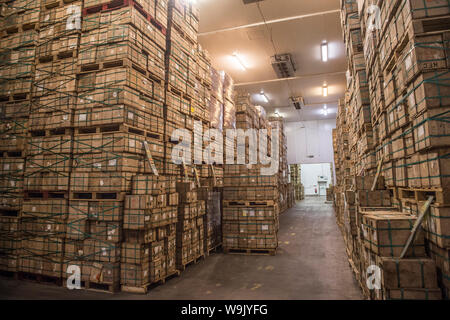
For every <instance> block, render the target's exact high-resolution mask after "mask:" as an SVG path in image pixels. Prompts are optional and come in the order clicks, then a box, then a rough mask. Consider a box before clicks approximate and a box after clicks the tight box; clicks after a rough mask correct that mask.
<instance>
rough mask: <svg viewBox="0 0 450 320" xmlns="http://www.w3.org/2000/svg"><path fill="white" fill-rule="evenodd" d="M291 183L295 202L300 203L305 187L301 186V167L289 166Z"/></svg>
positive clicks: (303, 197) (303, 196) (297, 165)
mask: <svg viewBox="0 0 450 320" xmlns="http://www.w3.org/2000/svg"><path fill="white" fill-rule="evenodd" d="M290 171H291V183H292V184H293V186H294V190H295V200H296V201H301V200H304V199H305V187H304V186H303V184H302V166H301V165H300V164H291V165H290Z"/></svg>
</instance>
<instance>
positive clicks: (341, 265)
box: [0, 197, 362, 300]
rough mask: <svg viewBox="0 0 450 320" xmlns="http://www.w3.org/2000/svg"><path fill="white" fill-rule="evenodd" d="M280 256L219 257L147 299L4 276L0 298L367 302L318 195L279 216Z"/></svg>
mask: <svg viewBox="0 0 450 320" xmlns="http://www.w3.org/2000/svg"><path fill="white" fill-rule="evenodd" d="M279 242H280V244H279V248H278V251H277V255H276V256H243V255H225V254H221V253H219V254H214V255H211V256H210V257H208V258H207V259H206V260H204V261H201V262H200V263H199V264H197V265H193V266H191V267H189V268H187V269H186V271H185V272H184V273H182V275H181V277H178V278H173V279H171V280H169V281H168V282H166V284H165V285H162V286H158V287H156V288H154V289H153V290H151V291H150V292H149V293H148V294H147V295H133V294H127V293H119V294H116V295H112V294H107V293H101V292H92V291H84V290H74V291H69V290H68V289H64V288H61V287H57V286H51V285H40V284H37V283H31V282H24V281H14V280H11V279H7V278H0V299H170V300H172V299H237V300H241V299H281V300H289V299H312V300H316V299H362V295H361V292H360V290H359V287H358V285H357V283H356V281H355V280H354V277H353V274H352V271H351V269H350V267H349V264H348V262H347V259H346V253H345V248H344V242H343V239H342V236H341V234H340V232H339V230H338V227H337V225H336V223H335V217H334V213H333V208H332V205H331V204H325V200H324V198H322V197H321V198H319V197H313V198H307V199H306V200H304V201H301V202H298V203H297V205H296V206H295V207H294V208H292V209H290V210H289V211H287V212H286V213H284V214H283V215H282V216H281V217H280V231H279Z"/></svg>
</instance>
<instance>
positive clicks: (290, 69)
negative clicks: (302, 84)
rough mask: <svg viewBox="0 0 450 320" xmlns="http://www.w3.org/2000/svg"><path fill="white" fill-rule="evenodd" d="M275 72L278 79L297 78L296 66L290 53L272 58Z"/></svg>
mask: <svg viewBox="0 0 450 320" xmlns="http://www.w3.org/2000/svg"><path fill="white" fill-rule="evenodd" d="M271 63H272V67H273V70H275V73H276V74H277V76H278V78H280V79H283V78H291V77H294V76H295V71H296V69H295V65H294V61H293V60H292V56H291V54H290V53H285V54H276V55H274V56H272V57H271Z"/></svg>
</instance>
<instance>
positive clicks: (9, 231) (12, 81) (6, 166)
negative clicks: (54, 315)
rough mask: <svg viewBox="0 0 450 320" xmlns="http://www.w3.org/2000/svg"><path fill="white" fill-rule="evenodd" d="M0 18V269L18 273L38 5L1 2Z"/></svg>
mask: <svg viewBox="0 0 450 320" xmlns="http://www.w3.org/2000/svg"><path fill="white" fill-rule="evenodd" d="M1 5H2V6H1V8H2V9H1V13H0V16H1V17H0V30H1V31H0V33H1V38H0V121H1V124H0V128H1V129H0V154H1V157H0V171H1V174H0V197H1V200H0V220H1V223H0V270H1V271H6V272H17V271H18V270H19V268H18V266H19V262H20V259H19V257H20V254H21V253H22V241H21V240H22V238H23V237H22V232H21V230H20V220H21V217H22V202H23V191H24V185H23V183H24V170H25V160H26V154H27V149H28V146H27V136H28V127H29V116H30V109H31V97H30V95H31V88H32V82H33V79H34V76H35V67H34V62H35V59H36V45H37V42H38V32H37V31H36V29H37V26H36V23H37V22H38V21H39V6H40V2H39V1H33V2H24V1H10V2H7V3H6V2H2V4H1Z"/></svg>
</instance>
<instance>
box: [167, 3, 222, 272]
mask: <svg viewBox="0 0 450 320" xmlns="http://www.w3.org/2000/svg"><path fill="white" fill-rule="evenodd" d="M197 33H198V9H197V8H196V7H195V6H194V5H193V4H192V3H190V2H185V1H175V0H174V1H169V10H168V33H167V34H168V36H167V53H166V68H167V75H166V81H167V86H166V105H167V120H168V121H167V122H166V129H165V130H166V131H165V135H166V141H167V145H166V159H165V160H166V173H167V174H174V175H176V176H177V181H178V185H177V188H178V189H179V192H180V201H181V202H180V205H179V209H178V227H177V268H178V269H179V270H184V269H185V267H186V265H188V264H190V263H191V262H192V261H197V260H198V259H199V258H200V257H202V256H205V254H206V255H207V254H208V253H209V252H210V251H212V250H213V249H215V248H217V247H218V246H220V244H221V232H220V228H221V227H220V222H221V221H220V206H217V197H218V193H219V198H220V188H221V187H222V183H223V166H222V161H223V154H222V153H221V152H219V151H220V150H213V151H212V152H211V153H210V154H209V156H210V157H211V158H210V159H204V157H203V150H204V148H205V147H207V146H208V144H207V143H206V142H204V141H203V138H204V137H205V139H209V140H212V139H211V138H212V137H211V136H209V135H208V134H207V133H208V130H209V129H210V127H211V128H222V126H223V116H220V117H216V115H215V114H214V112H213V111H212V108H211V105H210V101H211V100H212V97H213V93H214V96H217V95H218V94H216V90H214V89H213V79H212V78H213V76H214V75H215V71H214V69H213V68H212V67H211V59H210V57H209V54H208V52H207V51H206V50H204V49H203V48H202V47H201V46H200V45H199V44H198V43H197ZM220 88H221V90H222V87H220ZM217 92H219V91H217ZM220 95H222V91H220ZM179 128H183V129H187V132H188V133H189V136H188V137H183V138H182V139H185V138H188V139H190V140H191V142H192V144H193V145H194V147H193V148H191V155H188V156H190V159H187V158H185V159H186V160H190V161H186V162H192V163H193V165H188V164H186V165H183V164H182V166H176V165H175V164H174V163H172V160H173V159H172V150H173V147H174V146H175V145H174V144H172V143H171V142H172V140H177V139H178V138H179V137H176V136H175V137H173V134H174V132H175V130H176V129H179ZM179 156H183V155H181V154H180V155H179ZM184 156H186V155H184ZM206 160H211V161H208V162H207V161H206Z"/></svg>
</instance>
